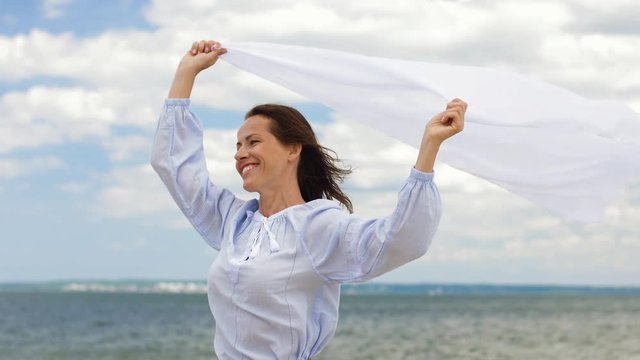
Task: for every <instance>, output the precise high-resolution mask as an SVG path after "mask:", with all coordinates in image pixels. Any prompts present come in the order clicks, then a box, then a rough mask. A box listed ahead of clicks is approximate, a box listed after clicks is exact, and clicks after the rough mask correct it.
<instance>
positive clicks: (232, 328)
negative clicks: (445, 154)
mask: <svg viewBox="0 0 640 360" xmlns="http://www.w3.org/2000/svg"><path fill="white" fill-rule="evenodd" d="M189 103H190V102H189V99H168V100H166V101H165V106H164V111H163V113H162V115H161V116H160V120H159V123H158V129H157V132H156V136H155V141H154V145H153V152H152V156H151V164H152V166H153V168H154V169H155V170H156V172H157V173H158V175H160V178H161V179H162V181H163V182H164V183H165V185H166V186H167V188H168V190H169V192H170V193H171V195H172V196H173V199H174V200H175V201H176V203H177V205H178V206H179V207H180V209H181V210H182V212H183V213H184V214H185V216H186V217H187V218H188V219H189V221H190V222H191V224H192V225H193V226H194V228H195V229H196V230H197V231H198V232H199V233H200V234H201V235H202V237H203V238H204V239H205V240H206V242H207V243H208V244H209V245H210V246H212V247H213V248H214V249H216V250H219V251H220V252H219V254H218V256H217V257H216V259H215V260H214V262H213V264H212V266H211V268H210V270H209V276H208V297H209V305H210V307H211V312H212V313H213V316H214V318H215V322H216V331H215V336H214V347H215V351H216V354H217V356H218V357H219V358H220V359H245V358H246V359H308V358H310V357H313V356H316V355H317V354H318V353H319V352H320V351H321V350H322V349H323V348H324V347H325V346H326V345H327V344H328V342H329V340H330V339H331V338H332V337H333V335H334V333H335V330H336V325H337V321H338V305H339V302H340V285H341V284H342V283H345V282H360V281H366V280H369V279H372V278H374V277H376V276H379V275H381V274H383V273H385V272H387V271H390V270H392V269H394V268H396V267H398V266H400V265H402V264H405V263H407V262H409V261H411V260H414V259H416V258H418V257H420V256H422V255H423V254H424V253H425V252H426V251H427V248H428V246H429V244H430V243H431V239H432V238H433V236H434V234H435V232H436V229H437V226H438V223H439V221H440V216H441V208H442V205H441V201H440V195H439V193H438V190H437V188H436V185H435V183H434V182H433V173H432V172H431V173H423V172H420V171H418V170H416V169H411V173H410V175H409V177H408V178H407V180H406V181H405V183H404V186H403V187H402V189H401V190H400V193H399V196H398V203H397V206H396V208H395V210H394V211H393V213H392V214H391V215H390V216H388V217H384V218H380V219H365V218H361V217H358V216H356V215H353V214H349V213H347V212H346V211H344V210H343V209H342V208H341V207H340V206H339V205H338V204H337V203H335V202H334V201H330V200H326V199H318V200H313V201H309V202H307V203H305V204H301V205H296V206H292V207H289V208H286V209H284V210H282V211H280V212H278V213H276V214H273V215H271V216H269V217H265V216H263V215H262V214H260V212H259V211H258V208H259V206H258V205H259V203H258V201H257V200H256V199H253V200H250V201H244V200H241V199H238V198H236V197H235V196H234V195H233V194H232V193H231V192H230V191H229V190H227V189H224V188H221V187H218V186H216V185H214V184H213V183H212V182H211V180H210V178H209V173H208V171H207V168H206V164H205V156H204V152H203V142H202V125H201V123H200V121H199V120H198V118H197V117H196V116H195V114H193V113H192V112H191V111H190V110H189Z"/></svg>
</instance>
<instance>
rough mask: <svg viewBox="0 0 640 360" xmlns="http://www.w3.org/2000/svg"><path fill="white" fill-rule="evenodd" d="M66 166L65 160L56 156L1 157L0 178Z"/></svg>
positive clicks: (10, 177) (9, 177)
mask: <svg viewBox="0 0 640 360" xmlns="http://www.w3.org/2000/svg"><path fill="white" fill-rule="evenodd" d="M64 166H65V163H64V161H62V159H60V158H58V157H55V156H36V157H32V158H28V159H10V158H0V179H12V178H16V177H20V176H26V175H30V174H34V173H39V172H45V171H47V170H52V169H59V168H61V167H64Z"/></svg>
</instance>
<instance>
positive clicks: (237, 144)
mask: <svg viewBox="0 0 640 360" xmlns="http://www.w3.org/2000/svg"><path fill="white" fill-rule="evenodd" d="M252 136H258V134H257V133H253V134H249V135H247V136H245V137H244V140H245V141H247V140H249V138H250V137H252ZM239 146H240V141H238V142H237V143H236V147H239Z"/></svg>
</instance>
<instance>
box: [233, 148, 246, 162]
mask: <svg viewBox="0 0 640 360" xmlns="http://www.w3.org/2000/svg"><path fill="white" fill-rule="evenodd" d="M233 157H234V158H235V159H236V160H242V159H244V158H246V157H247V152H246V151H245V150H244V148H243V147H242V146H241V147H239V148H238V150H236V154H235V155H234V156H233Z"/></svg>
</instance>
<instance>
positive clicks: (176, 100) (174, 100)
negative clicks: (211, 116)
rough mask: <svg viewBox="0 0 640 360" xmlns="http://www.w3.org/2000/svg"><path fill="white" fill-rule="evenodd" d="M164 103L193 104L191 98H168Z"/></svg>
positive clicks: (167, 104) (174, 104)
mask: <svg viewBox="0 0 640 360" xmlns="http://www.w3.org/2000/svg"><path fill="white" fill-rule="evenodd" d="M164 104H165V105H166V106H189V104H191V99H189V98H185V99H166V100H165V101H164Z"/></svg>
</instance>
